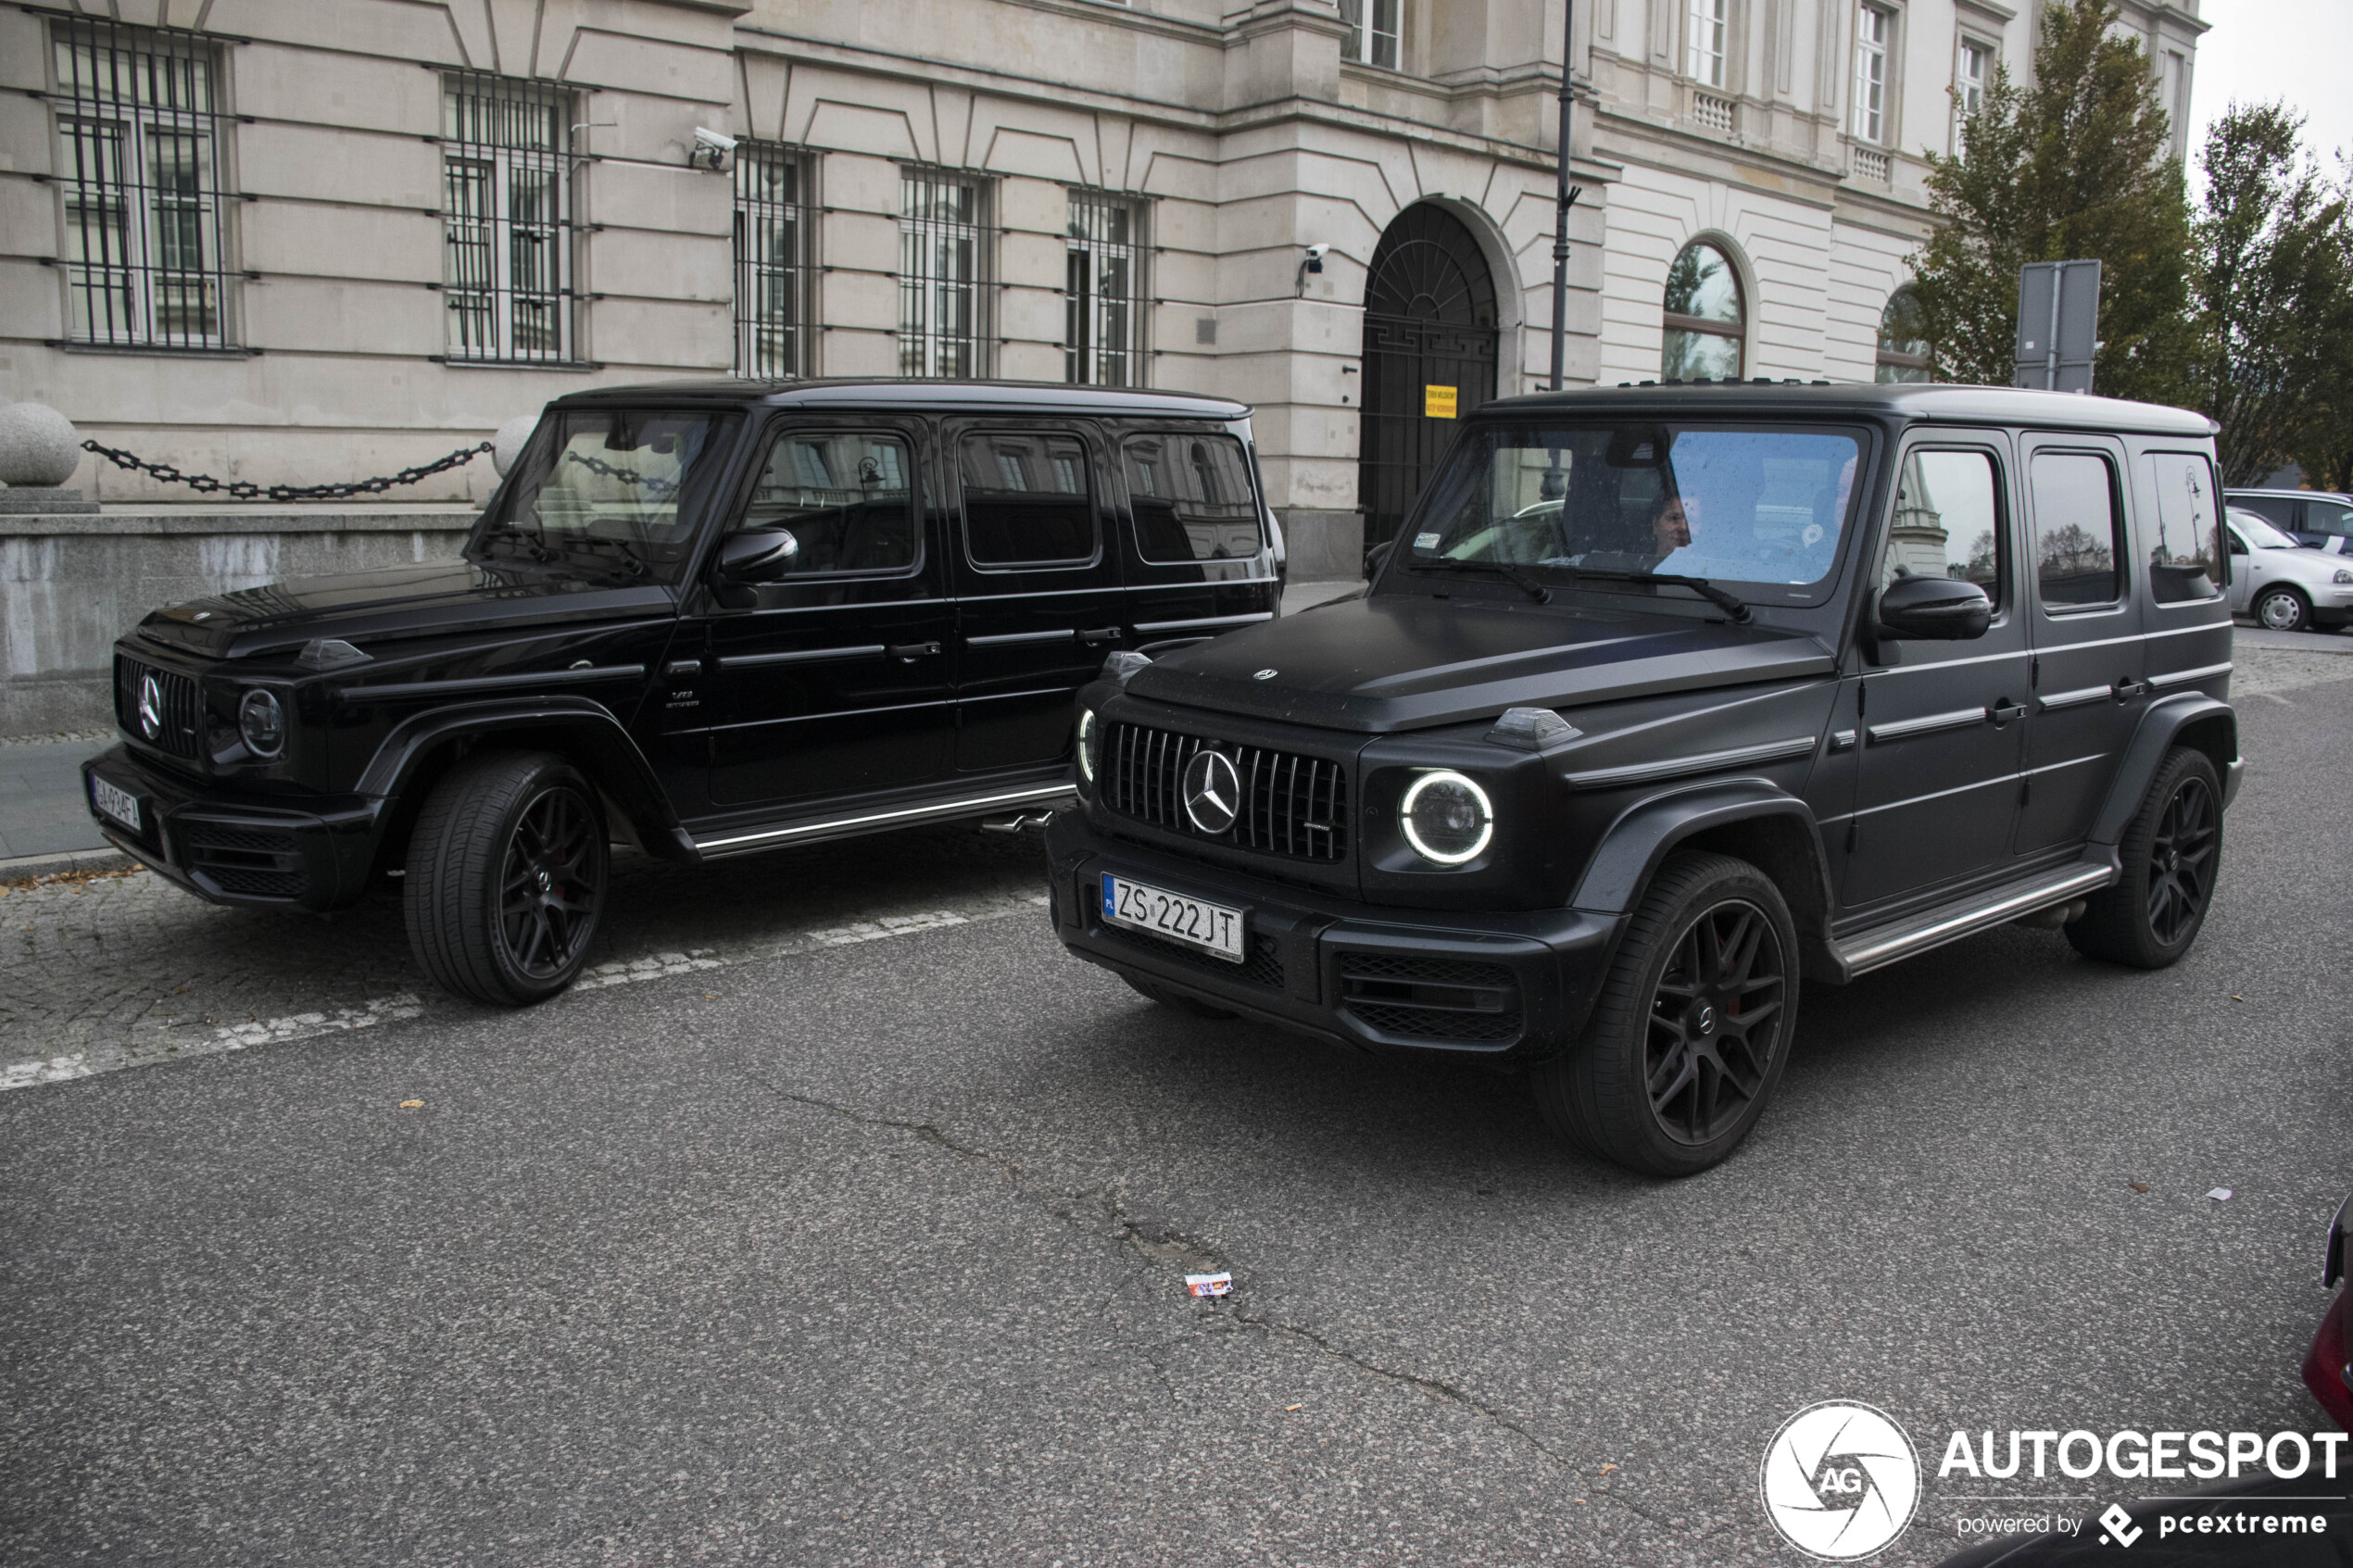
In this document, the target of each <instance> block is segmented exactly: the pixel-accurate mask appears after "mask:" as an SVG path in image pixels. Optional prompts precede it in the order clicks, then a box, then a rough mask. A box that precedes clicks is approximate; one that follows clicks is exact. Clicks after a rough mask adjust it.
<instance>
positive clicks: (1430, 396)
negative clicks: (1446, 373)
mask: <svg viewBox="0 0 2353 1568" xmlns="http://www.w3.org/2000/svg"><path fill="white" fill-rule="evenodd" d="M1453 417H1454V389H1453V387H1451V386H1426V387H1424V388H1422V418H1424V419H1426V420H1451V419H1453Z"/></svg>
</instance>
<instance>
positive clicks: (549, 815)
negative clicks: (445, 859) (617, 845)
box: [498, 784, 604, 982]
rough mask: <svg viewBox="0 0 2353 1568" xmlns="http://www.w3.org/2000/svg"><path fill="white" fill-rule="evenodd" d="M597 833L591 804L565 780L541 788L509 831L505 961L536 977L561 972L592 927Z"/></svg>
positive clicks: (598, 885) (502, 930) (502, 888)
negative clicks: (506, 959) (562, 782)
mask: <svg viewBox="0 0 2353 1568" xmlns="http://www.w3.org/2000/svg"><path fill="white" fill-rule="evenodd" d="M601 836H602V824H601V823H599V822H598V820H597V812H596V809H595V808H594V807H592V806H590V805H589V804H588V801H587V799H586V797H584V796H583V795H581V793H580V792H579V791H578V790H576V789H574V788H573V787H572V785H570V784H550V785H548V786H547V788H545V789H543V790H541V791H540V792H539V793H538V795H536V796H535V797H533V799H532V801H531V803H530V804H529V805H527V806H525V807H524V808H523V809H522V815H521V816H519V817H518V818H517V819H516V821H515V825H514V829H513V831H512V832H510V834H508V835H507V858H506V864H505V866H504V867H503V868H502V869H501V873H500V876H499V890H498V891H499V906H498V928H499V936H500V938H501V939H502V940H503V941H504V942H505V943H506V945H507V957H508V959H509V960H510V961H511V962H512V963H513V964H514V966H515V967H516V968H517V969H518V970H521V971H522V972H523V973H524V974H527V975H529V976H530V977H531V978H532V979H534V980H536V981H541V982H546V981H549V980H553V979H555V978H556V977H557V976H558V975H560V974H562V973H563V972H565V971H566V970H567V969H569V968H571V967H572V964H573V960H575V959H577V958H578V957H579V956H580V954H581V951H582V949H584V948H585V947H586V946H587V945H588V938H589V937H590V936H591V935H594V934H595V932H596V929H597V915H598V907H599V906H600V905H601V904H602V903H603V902H604V886H603V882H604V879H603V877H602V876H601V875H600V874H598V873H599V871H600V867H599V865H598V861H599V859H600V857H599V856H598V853H597V850H598V848H599V847H600V843H599V842H598V841H600V839H601Z"/></svg>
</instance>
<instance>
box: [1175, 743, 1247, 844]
mask: <svg viewBox="0 0 2353 1568" xmlns="http://www.w3.org/2000/svg"><path fill="white" fill-rule="evenodd" d="M1183 796H1184V801H1185V815H1187V816H1188V817H1190V818H1191V819H1192V820H1193V826H1195V827H1197V828H1199V829H1201V831H1202V832H1203V833H1205V834H1209V835H1210V836H1211V837H1213V838H1214V837H1215V836H1216V835H1217V834H1221V833H1224V832H1225V831H1226V830H1227V828H1229V827H1232V826H1233V825H1234V819H1235V818H1236V817H1237V816H1239V815H1240V813H1241V800H1242V781H1241V775H1240V774H1239V773H1237V772H1235V771H1234V764H1233V763H1232V762H1231V761H1229V760H1228V759H1227V757H1226V754H1225V753H1224V752H1222V751H1202V752H1197V753H1195V754H1194V757H1193V759H1192V760H1191V761H1190V762H1189V763H1187V764H1186V765H1185V781H1184V786H1183Z"/></svg>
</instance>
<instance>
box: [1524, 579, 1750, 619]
mask: <svg viewBox="0 0 2353 1568" xmlns="http://www.w3.org/2000/svg"><path fill="white" fill-rule="evenodd" d="M1551 570H1552V571H1566V572H1567V573H1568V574H1569V578H1570V586H1572V587H1574V586H1575V585H1576V581H1575V580H1576V579H1578V578H1579V577H1605V578H1607V579H1609V581H1611V582H1613V583H1669V584H1671V585H1673V586H1675V587H1678V588H1689V589H1690V590H1691V591H1692V593H1694V594H1697V595H1698V596H1700V597H1701V598H1703V599H1705V600H1707V601H1708V602H1709V603H1710V604H1714V605H1718V606H1720V607H1721V608H1722V609H1723V611H1724V613H1725V614H1727V615H1729V616H1730V617H1731V618H1732V619H1733V620H1734V621H1741V622H1743V623H1745V622H1746V621H1747V620H1748V606H1746V605H1745V604H1743V603H1742V602H1741V601H1740V600H1739V599H1738V598H1736V597H1734V596H1732V595H1730V594H1728V593H1726V592H1725V591H1724V590H1723V589H1721V588H1718V586H1717V585H1716V584H1715V583H1710V582H1709V581H1708V580H1707V579H1706V578H1705V577H1679V576H1677V575H1676V574H1675V573H1673V572H1671V571H1610V570H1609V569H1608V568H1607V567H1599V566H1555V567H1553V568H1551Z"/></svg>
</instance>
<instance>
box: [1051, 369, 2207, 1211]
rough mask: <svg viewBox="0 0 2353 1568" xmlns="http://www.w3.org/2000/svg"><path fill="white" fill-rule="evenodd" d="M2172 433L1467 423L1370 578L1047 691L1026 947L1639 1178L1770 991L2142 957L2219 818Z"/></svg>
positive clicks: (1909, 406) (1572, 414) (1709, 1137)
mask: <svg viewBox="0 0 2353 1568" xmlns="http://www.w3.org/2000/svg"><path fill="white" fill-rule="evenodd" d="M2212 428H2213V427H2212V426H2211V425H2209V424H2208V421H2207V420H2205V419H2203V418H2201V417H2198V416H2195V415H2191V414H2186V413H2183V412H2180V411H2178V410H2173V409H2168V408H2152V407H2148V406H2145V405H2140V404H2133V403H2121V402H2115V401H2110V400H2107V399H2101V398H2093V397H2077V396H2067V395H2052V394H2045V393H2025V392H2011V391H2007V390H1998V389H1989V388H1963V387H1944V386H1839V387H1833V386H1829V385H1819V384H1818V385H1812V386H1798V385H1794V384H1784V385H1778V386H1769V387H1768V386H1764V385H1757V384H1747V385H1739V384H1722V385H1705V386H1676V387H1641V388H1627V389H1621V390H1616V391H1601V390H1596V391H1591V392H1577V393H1568V394H1554V395H1541V396H1534V397H1519V398H1512V399H1507V400H1504V401H1502V402H1497V403H1491V404H1489V405H1487V406H1486V407H1485V408H1481V409H1479V410H1478V412H1477V413H1476V414H1475V415H1474V416H1472V417H1471V418H1469V419H1468V420H1466V422H1465V426H1464V428H1463V430H1462V431H1461V432H1460V433H1459V434H1458V435H1457V436H1456V438H1455V440H1454V443H1453V445H1452V447H1451V448H1450V451H1449V455H1448V456H1447V458H1445V459H1444V461H1443V462H1442V464H1441V467H1440V468H1439V470H1438V472H1437V477H1436V478H1435V479H1433V481H1432V482H1431V483H1430V485H1429V486H1428V489H1427V490H1426V491H1425V492H1424V494H1423V495H1422V497H1421V499H1420V501H1419V503H1418V504H1417V506H1416V509H1415V511H1414V512H1413V513H1412V515H1411V516H1410V517H1409V519H1408V521H1407V522H1406V524H1405V526H1404V528H1403V532H1402V533H1401V534H1400V536H1399V537H1398V538H1397V539H1396V540H1395V541H1394V542H1393V545H1392V546H1391V549H1390V554H1389V555H1388V558H1387V559H1386V561H1385V562H1384V563H1383V564H1381V565H1380V566H1379V567H1378V569H1377V571H1378V575H1377V577H1376V579H1375V581H1374V582H1373V583H1372V585H1371V586H1370V587H1369V588H1367V589H1366V590H1365V591H1364V592H1363V593H1361V594H1358V595H1354V596H1351V597H1349V598H1346V599H1343V600H1341V601H1340V602H1336V603H1332V604H1328V605H1324V606H1319V607H1317V608H1315V609H1312V610H1309V611H1307V612H1305V613H1303V614H1300V615H1295V616H1292V617H1290V618H1287V619H1285V620H1283V621H1278V622H1277V623H1275V624H1273V625H1271V626H1263V627H1255V628H1252V629H1249V630H1246V631H1243V632H1240V633H1236V634H1234V635H1232V636H1229V637H1225V638H1221V639H1219V640H1218V641H1216V642H1214V643H1210V644H1207V645H1205V646H1200V647H1195V648H1191V649H1188V650H1185V651H1182V652H1180V653H1177V654H1176V655H1174V656H1173V657H1168V658H1164V659H1157V660H1152V661H1147V660H1145V659H1139V658H1135V657H1133V656H1119V657H1114V659H1110V660H1108V661H1107V663H1106V668H1105V671H1104V678H1103V679H1101V681H1099V682H1097V683H1096V684H1091V685H1089V686H1088V687H1087V688H1086V689H1085V690H1084V691H1082V692H1081V693H1080V694H1079V705H1080V706H1079V719H1078V724H1079V771H1080V775H1081V797H1082V798H1081V807H1082V809H1078V810H1074V811H1065V812H1063V813H1060V814H1058V815H1057V816H1056V817H1055V819H1054V821H1053V822H1052V823H1051V825H1050V826H1049V828H1048V830H1047V846H1048V850H1049V854H1050V857H1051V875H1052V883H1051V894H1052V909H1053V918H1054V921H1055V924H1056V929H1057V930H1058V932H1059V934H1060V935H1061V937H1062V939H1063V942H1064V943H1065V944H1067V945H1068V946H1069V947H1070V948H1071V950H1072V951H1074V952H1076V954H1078V955H1079V956H1080V957H1082V958H1085V959H1088V960H1092V961H1093V962H1096V963H1099V964H1101V965H1104V966H1105V967H1107V968H1109V969H1111V970H1113V971H1114V972H1117V973H1119V974H1120V975H1122V976H1124V977H1125V978H1126V979H1127V980H1128V981H1129V982H1130V983H1132V984H1133V985H1135V986H1136V987H1137V988H1138V989H1139V990H1140V991H1142V992H1144V993H1145V994H1146V995H1147V996H1150V997H1154V998H1155V999H1158V1000H1162V1001H1166V1002H1172V1003H1176V1004H1177V1005H1180V1006H1185V1007H1189V1008H1192V1009H1195V1010H1200V1009H1208V1010H1215V1011H1219V1012H1227V1013H1239V1014H1241V1015H1244V1016H1246V1017H1249V1018H1252V1019H1257V1020H1261V1021H1264V1022H1271V1023H1276V1024H1280V1025H1284V1026H1288V1027H1291V1028H1294V1029H1300V1030H1305V1031H1309V1032H1312V1033H1315V1034H1318V1035H1325V1036H1328V1037H1336V1038H1338V1039H1340V1040H1343V1041H1347V1042H1351V1043H1353V1044H1356V1045H1360V1046H1364V1047H1387V1048H1401V1049H1415V1050H1426V1051H1447V1052H1454V1053H1459V1054H1464V1055H1478V1056H1483V1057H1488V1058H1492V1059H1498V1060H1508V1061H1517V1062H1522V1063H1524V1064H1525V1065H1526V1066H1527V1067H1528V1069H1529V1073H1530V1075H1531V1078H1532V1080H1533V1084H1534V1087H1535V1091H1536V1094H1537V1098H1538V1100H1539V1102H1540V1104H1541V1107H1542V1109H1543V1110H1544V1112H1545V1113H1546V1116H1547V1118H1548V1120H1550V1121H1551V1122H1552V1123H1553V1124H1554V1126H1555V1127H1556V1128H1557V1129H1558V1130H1560V1131H1561V1132H1562V1133H1564V1134H1566V1135H1567V1136H1569V1137H1570V1138H1571V1139H1573V1140H1575V1141H1577V1142H1579V1143H1580V1144H1582V1145H1584V1146H1586V1147H1588V1148H1592V1149H1593V1150H1596V1151H1598V1152H1600V1153H1602V1154H1604V1155H1605V1156H1607V1157H1609V1158H1611V1159H1614V1160H1617V1161H1619V1162H1621V1163H1623V1164H1625V1165H1628V1166H1629V1167H1632V1168H1634V1169H1637V1170H1642V1171H1647V1172H1655V1173H1684V1172H1691V1171H1696V1170H1699V1169H1701V1168H1703V1167H1705V1166H1707V1165H1709V1164H1711V1163H1713V1162H1714V1161H1716V1160H1720V1159H1722V1158H1723V1157H1724V1156H1725V1155H1726V1154H1727V1153H1729V1152H1730V1150H1731V1149H1732V1148H1733V1147H1734V1146H1735V1145H1737V1144H1738V1143H1739V1141H1740V1140H1741V1138H1742V1137H1743V1135H1746V1133H1747V1132H1748V1130H1749V1128H1750V1127H1751V1126H1752V1125H1753V1124H1754V1123H1755V1120H1756V1118H1757V1115H1758V1113H1759V1112H1760V1111H1761V1110H1762V1109H1763V1107H1764V1105H1765V1102H1766V1100H1767V1098H1768V1096H1769V1095H1770V1094H1771V1093H1772V1090H1773V1086H1774V1084H1775V1083H1776V1081H1777V1080H1778V1079H1779V1078H1780V1073H1781V1070H1782V1066H1783V1064H1784V1063H1785V1061H1786V1060H1787V1059H1788V1055H1789V1050H1790V1043H1791V1032H1792V1029H1793V1025H1794V1023H1795V1021H1796V1015H1797V999H1798V986H1799V981H1800V977H1801V976H1803V977H1805V978H1806V979H1810V980H1816V981H1823V982H1828V983H1831V984H1839V983H1843V982H1845V981H1848V980H1851V979H1853V978H1854V977H1855V976H1857V975H1860V974H1863V973H1866V972H1869V971H1871V970H1874V969H1877V968H1879V967H1881V965H1884V964H1889V963H1893V962H1894V961H1895V960H1899V959H1903V958H1906V957H1909V956H1911V955H1913V954H1916V953H1919V952H1923V951H1926V950H1927V949H1929V948H1931V947H1937V946H1938V945H1940V944H1943V943H1945V942H1950V941H1952V940H1954V939H1956V938H1957V937H1960V936H1964V935H1968V934H1969V933H1971V932H1975V931H1979V930H1982V929H1983V928H1985V927H1988V926H1991V925H1994V924H1995V923H1996V922H2024V923H2028V924H2041V925H2046V926H2056V927H2058V928H2060V929H2062V930H2064V931H2065V933H2066V934H2067V935H2068V937H2069V939H2070V940H2071V941H2072V942H2073V943H2074V945H2075V947H2077V948H2079V949H2081V950H2082V952H2084V953H2086V954H2090V955H2093V956H2095V957H2097V958H2101V959H2107V960H2115V961H2118V962H2121V963H2125V964H2133V965H2140V966H2143V967H2157V966H2160V965H2164V964H2168V963H2171V962H2172V961H2173V960H2176V959H2178V958H2180V957H2181V956H2182V954H2183V952H2184V951H2185V950H2187V948H2188V947H2189V945H2190V943H2191V941H2192V940H2193V939H2194V938H2195V937H2196V935H2197V931H2198V926H2199V923H2200V922H2201V921H2202V920H2203V919H2204V916H2205V913H2206V909H2207V907H2208V900H2209V899H2210V898H2211V897H2212V894H2213V889H2214V880H2215V873H2216V870H2217V865H2218V860H2219V857H2220V853H2221V821H2222V811H2223V809H2224V807H2225V806H2227V805H2228V803H2229V801H2230V798H2231V796H2232V794H2233V790H2234V788H2235V786H2236V784H2237V783H2238V778H2239V766H2240V765H2239V761H2238V752H2237V738H2236V734H2237V725H2236V720H2235V718H2234V716H2233V712H2232V709H2230V707H2229V706H2228V704H2227V702H2226V700H2225V698H2226V696H2227V694H2228V690H2229V680H2230V673H2231V618H2230V611H2229V608H2228V604H2227V601H2226V599H2225V597H2224V594H2223V587H2222V584H2223V582H2224V581H2225V580H2226V579H2225V576H2224V574H2225V573H2226V572H2227V571H2228V557H2226V556H2225V555H2223V554H2222V553H2221V551H2220V550H2219V549H2218V548H2217V541H2216V533H2217V526H2218V521H2219V518H2218V511H2219V497H2220V490H2219V487H2218V485H2217V483H2216V480H2215V472H2214V468H2213V461H2212V440H2211V435H2212Z"/></svg>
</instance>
